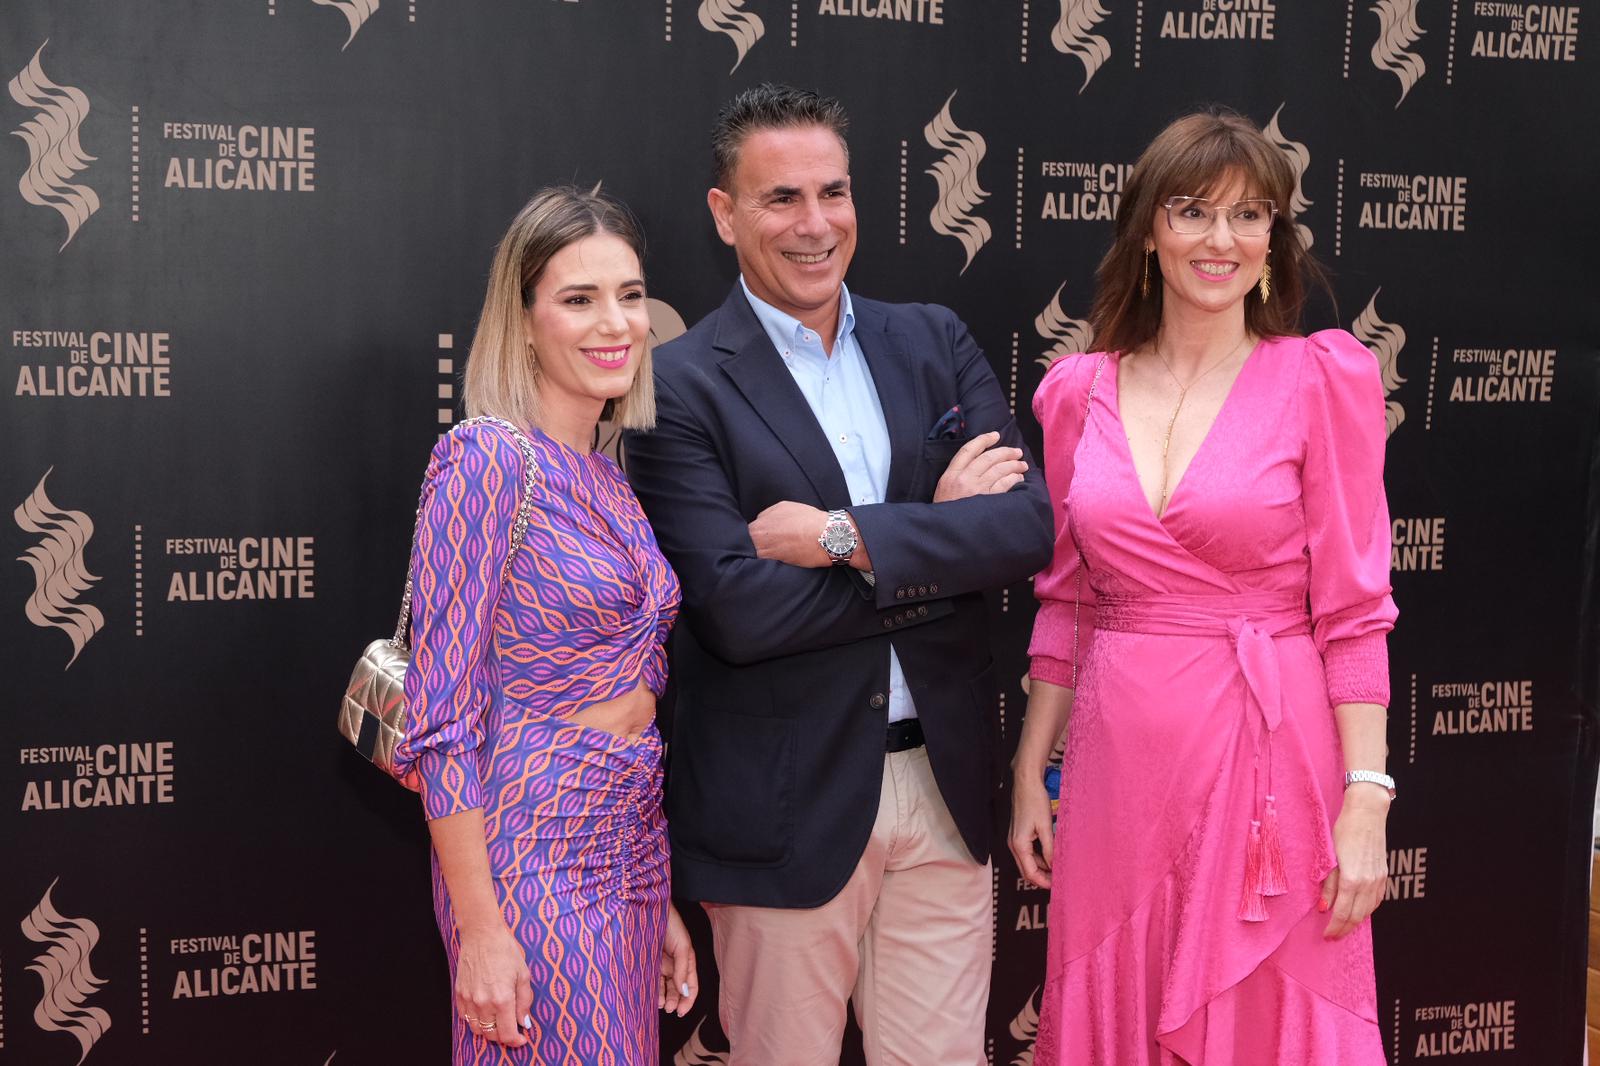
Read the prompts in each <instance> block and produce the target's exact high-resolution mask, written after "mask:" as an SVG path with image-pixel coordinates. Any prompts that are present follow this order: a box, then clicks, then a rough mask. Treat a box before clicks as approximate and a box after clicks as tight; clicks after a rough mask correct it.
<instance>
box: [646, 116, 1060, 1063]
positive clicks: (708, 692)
mask: <svg viewBox="0 0 1600 1066" xmlns="http://www.w3.org/2000/svg"><path fill="white" fill-rule="evenodd" d="M844 130H845V117H844V112H843V109H842V108H841V107H840V105H839V104H838V102H837V101H834V100H830V99H827V98H823V97H819V96H817V95H816V94H814V93H810V92H804V91H800V90H795V89H790V88H787V87H782V86H772V85H763V86H760V87H758V88H755V89H751V90H747V91H746V92H744V93H742V94H740V95H739V96H738V97H737V98H735V99H734V100H733V101H732V102H730V103H729V104H728V105H727V106H726V107H725V108H724V109H723V111H722V112H721V114H720V115H719V116H718V120H717V125H716V128H715V130H714V133H713V156H714V161H715V164H716V175H715V177H716V181H715V186H714V187H713V188H712V189H711V190H710V191H709V192H708V194H707V202H708V204H709V206H710V208H711V213H712V217H713V219H714V221H715V222H716V226H717V232H718V234H719V235H720V236H721V237H722V239H723V240H724V241H725V242H726V243H728V244H730V245H732V246H733V248H734V251H735V254H736V255H737V258H738V261H739V268H740V272H741V277H740V280H739V282H738V283H737V284H736V285H735V286H734V288H733V291H732V292H730V293H729V295H728V298H727V300H726V301H725V302H724V303H723V305H722V307H721V308H720V309H718V310H717V311H714V312H712V313H711V314H710V315H708V316H707V317H706V318H705V319H703V320H702V321H701V322H699V323H698V324H697V325H696V326H695V327H694V328H693V329H691V330H689V331H688V332H687V333H686V334H684V335H683V336H682V337H680V338H678V339H677V340H675V341H672V342H671V343H669V344H665V345H663V346H662V347H661V348H659V349H658V350H657V351H656V352H655V356H654V361H655V375H656V403H657V423H656V428H655V429H654V430H653V431H651V432H648V433H636V434H631V435H630V436H629V437H628V440H627V454H628V471H629V477H630V478H631V480H632V482H633V486H634V488H635V490H636V491H637V493H638V496H639V499H640V501H641V502H642V503H643V504H644V508H645V511H646V513H647V514H648V515H649V517H650V521H651V524H652V526H653V527H654V529H655V533H656V537H657V539H658V540H659V542H660V545H661V549H662V551H663V552H664V553H665V554H666V556H667V558H668V560H670V561H671V563H672V565H673V567H674V568H675V569H676V570H677V572H678V576H679V578H680V580H681V582H682V585H683V596H684V603H683V607H684V609H683V621H682V623H681V624H680V625H679V626H678V628H677V632H676V634H675V636H674V644H673V671H674V677H675V679H676V685H677V692H678V696H677V704H676V711H675V717H674V722H673V727H672V735H671V738H670V747H669V753H670V755H669V768H668V772H667V815H668V822H669V825H670V828H671V839H672V864H673V877H674V890H675V892H676V893H677V894H678V895H680V896H683V897H686V898H689V899H694V900H700V901H702V902H703V903H704V904H705V905H706V909H707V911H708V913H709V914H710V917H711V925H712V934H713V939H714V946H715V953H716V959H717V968H718V972H719V974H720V980H721V1001H720V1010H721V1017H722V1023H723V1028H724V1029H725V1031H726V1032H727V1034H728V1037H729V1039H730V1041H731V1043H732V1057H731V1060H730V1061H731V1063H732V1064H733V1066H787V1064H794V1066H816V1064H817V1063H823V1062H829V1061H837V1059H838V1055H839V1043H840V1038H841V1035H842V1033H843V1030H844V1024H845V1011H846V1003H847V1000H849V999H850V998H852V997H853V998H854V1000H855V1009H856V1016H857V1019H858V1021H859V1022H860V1025H861V1028H862V1032H863V1036H864V1039H865V1044H866V1051H867V1059H868V1062H870V1063H874V1064H877V1063H905V1064H916V1066H929V1064H933V1063H938V1064H959V1066H976V1064H978V1063H982V1062H983V1061H984V1039H983V1036H984V1014H985V1009H986V1006H987V1002H988V992H989V969H990V950H991V936H992V929H993V921H994V917H993V907H992V894H991V884H990V877H991V875H990V867H989V835H990V834H989V829H990V803H991V798H992V797H993V796H994V793H995V787H996V775H995V766H994V763H995V761H996V755H995V753H994V750H993V749H994V744H995V739H994V737H995V733H996V727H995V722H994V710H995V706H996V691H997V690H996V680H995V676H994V665H993V661H992V659H991V657H990V651H989V638H988V632H987V630H988V625H987V623H988V613H987V608H986V605H985V600H984V595H983V594H984V591H985V590H988V589H997V588H999V587H1001V586H1003V585H1006V584H1010V583H1014V582H1019V581H1023V580H1026V579H1027V578H1028V577H1030V576H1031V575H1032V574H1034V573H1036V572H1037V571H1039V570H1040V569H1042V568H1043V567H1044V565H1045V564H1046V563H1047V562H1048V561H1049V558H1050V551H1051V543H1052V534H1051V519H1050V508H1049V505H1048V502H1047V500H1046V496H1045V490H1044V485H1043V481H1042V479H1041V478H1040V477H1039V475H1038V473H1037V471H1035V470H1034V469H1032V467H1031V465H1030V464H1029V462H1028V456H1027V454H1026V450H1025V448H1024V446H1023V443H1022V440H1021V437H1020V435H1019V434H1018V432H1017V427H1016V424H1015V422H1014V420H1013V418H1012V413H1011V410H1010V408H1009V406H1008V405H1007V402H1006V399H1005V396H1004V394H1003V393H1002V392H1001V389H1000V386H999V383H998V382H996V380H995V377H994V374H993V372H992V371H991V370H990V368H989V364H988V361H987V360H986V359H985V357H984V355H983V352H982V351H981V350H979V348H978V346H977V344H976V343H974V341H973V339H972V337H971V335H970V334H969V333H968V332H967V330H966V327H965V326H963V325H962V323H961V321H960V320H959V319H957V318H956V316H955V315H954V314H953V313H951V312H950V311H949V310H947V309H945V308H943V307H937V306H933V305H927V304H886V303H879V302H878V301H875V300H868V299H865V298H863V297H860V296H856V295H854V294H852V293H851V292H849V290H848V289H847V288H846V287H845V286H844V274H845V270H846V268H847V267H848V266H849V263H850V257H851V254H852V253H853V251H854V249H855V239H856V221H855V208H854V204H853V202H852V200H851V196H850V175H849V157H848V149H847V147H846V144H845V140H844Z"/></svg>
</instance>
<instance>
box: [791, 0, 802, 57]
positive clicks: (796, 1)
mask: <svg viewBox="0 0 1600 1066" xmlns="http://www.w3.org/2000/svg"><path fill="white" fill-rule="evenodd" d="M799 46H800V0H792V2H791V3H790V4H789V47H790V48H798V47H799Z"/></svg>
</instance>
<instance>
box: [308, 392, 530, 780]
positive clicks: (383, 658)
mask: <svg viewBox="0 0 1600 1066" xmlns="http://www.w3.org/2000/svg"><path fill="white" fill-rule="evenodd" d="M479 424H488V425H494V426H499V427H500V428H501V429H503V430H505V431H506V432H508V433H510V434H511V436H512V437H513V438H514V439H515V440H516V442H517V448H518V450H519V451H521V452H522V496H521V499H520V501H519V502H518V504H517V517H516V521H515V523H514V524H513V525H512V527H511V550H510V551H509V552H507V553H506V565H505V567H504V568H503V569H502V570H501V572H500V585H501V587H502V588H503V587H504V586H505V583H506V581H507V580H508V579H509V578H510V576H511V563H512V562H513V561H514V560H515V559H516V557H517V551H518V550H519V549H520V548H521V547H522V538H523V536H524V535H525V534H526V533H527V531H528V513H529V511H530V510H532V508H533V479H534V476H535V469H536V459H535V456H534V451H533V442H532V441H531V440H529V439H528V437H527V434H525V433H523V432H522V430H520V429H518V428H517V427H516V426H514V425H512V424H511V423H510V422H507V421H506V420H505V419H502V418H492V417H489V416H487V415H485V416H480V417H478V418H469V419H467V420H466V421H465V422H461V423H458V424H457V425H456V427H455V429H454V430H451V432H452V433H453V432H455V431H456V430H459V429H462V428H463V427H466V426H473V425H479ZM427 500H428V490H427V488H426V487H424V488H423V491H422V497H421V498H420V499H419V500H418V501H417V519H416V524H415V525H413V526H412V529H411V554H412V555H413V556H415V554H416V551H417V530H418V529H419V528H420V527H421V526H422V510H423V507H424V506H425V505H426V504H427ZM410 665H411V573H410V562H409V560H408V561H407V564H406V593H405V598H404V599H403V600H401V601H400V620H399V621H398V622H397V623H395V627H394V636H392V637H388V638H379V639H378V640H375V641H373V642H372V643H371V644H368V645H367V647H366V650H365V651H363V652H362V653H361V658H360V659H358V660H356V668H355V669H354V670H353V671H351V673H350V683H349V684H348V685H346V686H345V692H344V699H343V700H341V701H340V703H339V732H340V734H341V735H343V736H344V738H345V739H346V740H348V741H349V742H350V743H351V744H354V745H355V748H356V750H357V751H359V752H360V753H361V755H362V757H363V758H365V759H368V760H370V761H371V762H372V763H373V764H375V765H376V766H378V767H379V768H380V769H382V770H384V771H386V772H387V773H389V774H390V775H391V776H392V775H393V774H394V747H395V744H396V743H398V742H399V740H400V738H401V737H402V736H404V735H405V731H406V667H408V666H410Z"/></svg>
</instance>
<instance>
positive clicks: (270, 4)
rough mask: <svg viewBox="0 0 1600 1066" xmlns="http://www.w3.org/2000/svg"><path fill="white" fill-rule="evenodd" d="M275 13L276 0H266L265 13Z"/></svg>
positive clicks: (276, 8) (276, 9)
mask: <svg viewBox="0 0 1600 1066" xmlns="http://www.w3.org/2000/svg"><path fill="white" fill-rule="evenodd" d="M277 13H278V0H267V14H269V15H276V14H277Z"/></svg>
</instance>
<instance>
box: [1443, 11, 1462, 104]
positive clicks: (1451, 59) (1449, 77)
mask: <svg viewBox="0 0 1600 1066" xmlns="http://www.w3.org/2000/svg"><path fill="white" fill-rule="evenodd" d="M1460 10H1461V0H1450V51H1448V52H1446V53H1445V57H1444V83H1445V84H1446V85H1453V84H1455V77H1456V16H1457V15H1458V14H1460Z"/></svg>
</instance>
